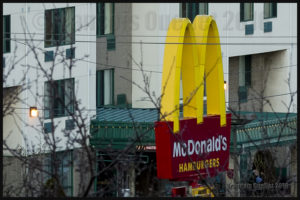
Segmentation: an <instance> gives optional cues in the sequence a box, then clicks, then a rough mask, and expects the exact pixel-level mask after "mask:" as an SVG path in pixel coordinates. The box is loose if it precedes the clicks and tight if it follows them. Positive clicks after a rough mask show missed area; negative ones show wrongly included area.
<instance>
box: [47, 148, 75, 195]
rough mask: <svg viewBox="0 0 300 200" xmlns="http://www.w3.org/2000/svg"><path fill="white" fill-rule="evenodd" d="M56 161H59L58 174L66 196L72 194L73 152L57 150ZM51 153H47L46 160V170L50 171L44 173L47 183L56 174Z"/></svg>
mask: <svg viewBox="0 0 300 200" xmlns="http://www.w3.org/2000/svg"><path fill="white" fill-rule="evenodd" d="M56 156H57V157H56V159H57V160H56V161H57V163H58V171H57V173H58V176H59V182H60V184H61V187H62V189H63V191H64V193H65V195H66V196H72V187H73V183H72V170H73V164H72V159H73V158H72V153H71V152H57V154H56ZM52 161H53V160H52V159H51V155H50V154H47V155H46V156H45V160H44V168H43V169H44V170H45V171H46V172H48V173H46V172H45V173H44V175H43V180H44V183H46V182H47V181H48V180H49V179H51V177H52V176H53V175H54V169H55V168H54V165H53V164H54V163H53V162H52Z"/></svg>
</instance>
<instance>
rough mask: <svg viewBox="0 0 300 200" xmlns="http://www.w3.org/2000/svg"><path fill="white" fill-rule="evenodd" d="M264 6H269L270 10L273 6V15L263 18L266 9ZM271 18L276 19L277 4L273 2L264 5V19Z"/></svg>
mask: <svg viewBox="0 0 300 200" xmlns="http://www.w3.org/2000/svg"><path fill="white" fill-rule="evenodd" d="M266 4H269V5H270V6H271V8H272V9H273V8H274V7H273V5H274V4H275V8H276V9H275V15H273V16H269V17H265V13H266V7H265V5H266ZM273 12H274V10H273ZM271 18H277V3H274V2H269V3H264V19H271Z"/></svg>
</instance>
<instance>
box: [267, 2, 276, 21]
mask: <svg viewBox="0 0 300 200" xmlns="http://www.w3.org/2000/svg"><path fill="white" fill-rule="evenodd" d="M272 17H277V3H264V18H272Z"/></svg>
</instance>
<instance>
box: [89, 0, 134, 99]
mask: <svg viewBox="0 0 300 200" xmlns="http://www.w3.org/2000/svg"><path fill="white" fill-rule="evenodd" d="M131 10H132V5H131V4H130V3H116V4H115V20H114V22H115V23H114V28H115V29H114V34H115V39H116V48H115V49H114V50H107V41H106V37H98V38H97V47H96V52H97V57H96V61H97V70H101V69H111V68H114V69H115V75H114V78H115V82H114V93H115V95H114V100H115V103H117V95H118V94H123V93H125V94H126V98H127V102H128V103H131V102H132V101H131V96H132V82H131V80H132V70H131V69H132V64H131V46H132V45H131V26H132V21H131V20H132V14H131V12H132V11H131ZM129 36H130V37H129ZM121 76H122V77H124V78H121ZM126 79H127V80H126ZM95 96H96V95H95Z"/></svg>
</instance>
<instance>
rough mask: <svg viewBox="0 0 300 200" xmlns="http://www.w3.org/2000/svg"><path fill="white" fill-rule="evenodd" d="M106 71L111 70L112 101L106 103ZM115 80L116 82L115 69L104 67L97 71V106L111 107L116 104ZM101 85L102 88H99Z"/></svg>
mask: <svg viewBox="0 0 300 200" xmlns="http://www.w3.org/2000/svg"><path fill="white" fill-rule="evenodd" d="M105 71H111V72H110V78H111V88H110V90H111V91H110V92H111V103H110V104H105V80H104V79H105V74H104V72H105ZM114 82H115V69H114V68H111V69H102V70H97V71H96V107H97V108H99V107H111V106H114V105H115V100H114V99H115V98H114V97H115V91H114ZM99 87H100V88H99Z"/></svg>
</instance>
